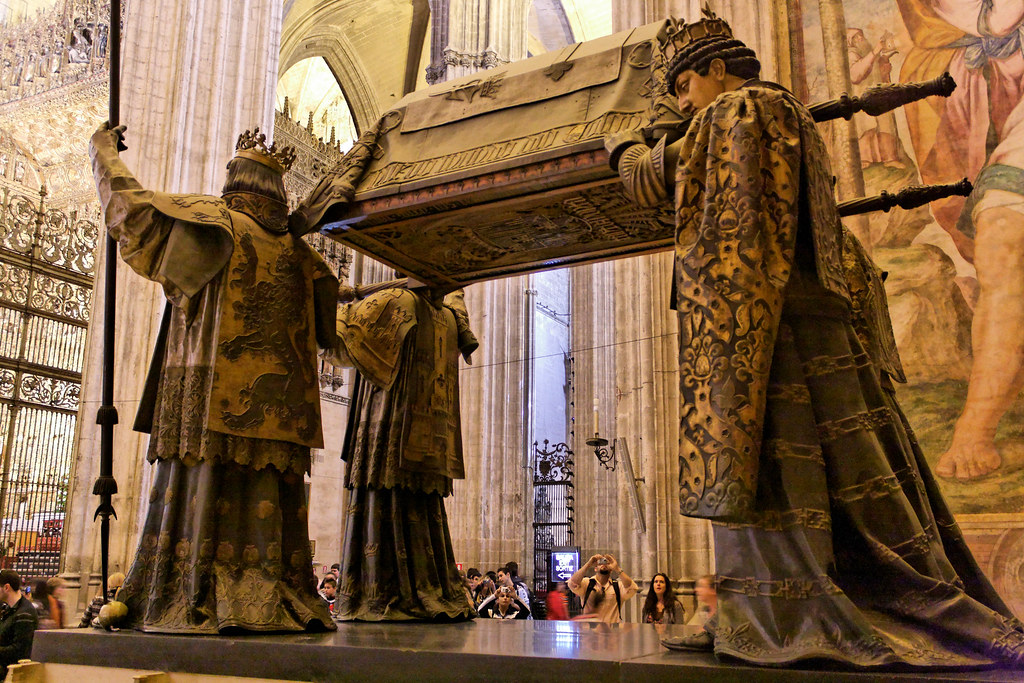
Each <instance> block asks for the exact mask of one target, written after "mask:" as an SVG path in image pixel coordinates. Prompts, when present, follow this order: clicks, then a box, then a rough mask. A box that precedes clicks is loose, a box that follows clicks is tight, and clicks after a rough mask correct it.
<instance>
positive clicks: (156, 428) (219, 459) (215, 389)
mask: <svg viewBox="0 0 1024 683" xmlns="http://www.w3.org/2000/svg"><path fill="white" fill-rule="evenodd" d="M91 153H92V158H93V169H94V171H95V175H96V183H97V187H98V190H99V194H100V199H101V201H102V203H103V208H104V211H105V215H106V222H107V226H108V230H109V233H110V235H111V236H112V237H114V238H115V239H117V240H118V242H119V243H120V252H121V257H122V258H123V259H124V261H125V262H126V263H127V264H128V265H129V266H131V268H132V269H133V270H134V271H135V272H137V273H138V274H140V275H142V276H143V277H145V278H147V279H150V280H153V281H155V282H158V283H160V284H161V285H162V286H163V289H164V292H165V294H166V295H167V298H168V301H169V302H170V304H171V305H172V306H171V311H170V316H169V325H168V326H167V327H166V330H165V333H166V334H164V333H162V334H161V340H160V342H158V345H157V346H158V349H157V353H156V356H155V358H154V359H153V366H152V367H151V368H150V373H149V377H148V379H147V391H146V394H145V396H144V398H143V401H142V405H141V407H140V409H139V414H138V416H137V419H136V426H135V428H136V429H137V430H139V431H150V432H151V436H150V441H149V456H148V457H149V460H150V461H151V462H154V463H155V464H156V472H155V476H154V484H153V488H152V491H151V493H150V499H149V510H148V513H147V516H146V521H145V524H144V527H143V529H142V534H141V539H140V542H139V547H138V551H137V554H136V557H135V561H134V563H133V564H132V567H131V569H130V570H129V572H128V576H127V578H126V580H125V583H124V587H123V588H122V589H121V593H120V595H121V599H122V600H123V601H124V602H125V603H127V605H128V607H129V619H130V620H131V624H132V625H133V626H134V627H136V628H138V629H141V630H144V631H155V632H164V633H218V632H220V631H222V630H224V629H232V628H238V629H245V630H252V631H302V630H307V629H320V630H323V629H333V628H334V622H333V621H332V620H331V617H330V615H329V613H328V612H327V609H326V605H325V603H324V602H323V600H322V599H321V598H320V597H319V596H318V594H317V591H316V583H315V578H314V576H313V572H312V557H311V554H310V548H309V533H308V525H307V516H306V513H307V510H306V503H305V492H304V485H303V473H305V472H308V471H309V464H310V448H311V447H313V448H319V447H322V445H323V437H322V434H321V425H320V399H319V384H318V377H317V373H316V347H317V343H318V342H319V344H320V345H321V346H324V347H328V346H330V345H331V344H332V343H333V336H334V332H333V317H334V306H335V301H336V293H337V280H336V279H335V278H334V276H333V275H332V274H331V272H330V270H329V269H328V268H327V266H326V264H325V263H324V262H323V260H322V259H321V258H320V257H319V255H318V254H316V252H314V251H313V250H312V249H311V248H310V247H309V246H308V245H306V244H305V243H304V242H303V241H302V240H301V239H298V238H296V237H294V236H292V235H291V234H289V233H288V231H287V223H286V216H284V215H281V216H276V217H270V216H267V215H265V214H264V213H262V212H261V211H259V210H258V209H259V206H258V204H253V203H251V202H249V201H247V200H246V198H245V196H235V197H234V198H233V199H229V201H230V202H231V203H230V204H229V203H228V202H226V201H225V199H222V198H219V197H211V196H205V195H170V194H164V193H160V192H150V191H145V190H143V189H142V187H141V186H140V185H139V183H138V181H136V180H135V178H134V177H133V176H132V175H131V173H130V172H129V170H128V169H127V168H126V167H125V166H124V164H123V163H122V162H121V160H120V159H119V157H118V156H117V152H116V150H115V149H114V147H113V145H112V144H111V139H110V138H109V137H105V136H103V135H102V134H101V133H97V135H96V136H94V138H93V146H92V148H91ZM229 206H231V207H232V208H229ZM234 207H238V209H239V210H234ZM122 296H124V295H123V294H122Z"/></svg>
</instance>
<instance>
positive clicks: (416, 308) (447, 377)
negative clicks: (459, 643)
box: [332, 287, 478, 621]
mask: <svg viewBox="0 0 1024 683" xmlns="http://www.w3.org/2000/svg"><path fill="white" fill-rule="evenodd" d="M345 298H346V296H345V294H344V293H343V295H342V299H345ZM337 329H338V345H337V348H336V350H335V353H334V354H333V358H332V362H334V363H335V364H338V365H346V366H353V367H355V368H356V369H357V370H358V371H359V381H358V384H357V385H356V389H355V391H354V393H353V401H352V405H351V408H350V410H351V411H352V412H351V417H350V419H349V429H348V433H347V435H346V440H345V447H344V450H343V451H342V457H343V458H345V460H346V461H347V466H346V470H345V486H346V487H347V488H348V489H349V498H348V517H347V521H346V524H345V536H344V542H343V544H342V560H341V576H340V578H339V581H338V597H337V606H336V609H335V612H336V614H337V615H338V618H339V619H343V620H350V619H360V620H366V621H404V620H411V619H430V620H454V619H469V618H472V617H473V616H474V615H475V614H476V611H475V610H474V608H473V604H472V602H470V600H469V597H468V595H467V593H466V591H465V590H464V589H463V586H462V581H461V579H460V577H459V574H458V570H457V569H456V566H455V555H454V552H453V550H452V542H451V537H450V535H449V533H448V517H447V514H446V512H445V508H444V499H445V497H446V496H449V495H451V493H452V481H453V480H454V479H462V478H463V477H465V471H464V467H463V459H462V424H461V421H460V419H459V364H458V363H459V355H460V354H461V355H462V356H463V357H464V358H465V359H466V360H467V362H468V361H469V357H470V354H471V353H472V352H473V351H474V350H475V349H476V348H477V346H478V344H477V340H476V337H474V336H473V333H472V331H471V330H470V328H469V316H468V314H467V312H466V305H465V302H464V301H463V298H462V292H461V290H459V291H458V292H454V293H451V294H448V295H447V296H445V295H444V294H443V293H442V292H440V291H438V290H435V289H431V288H418V289H404V288H399V287H395V288H388V289H384V290H383V291H379V292H377V293H376V294H373V295H371V296H368V297H367V298H365V299H362V300H359V301H355V302H353V303H349V304H345V305H342V306H340V307H339V309H338V328H337Z"/></svg>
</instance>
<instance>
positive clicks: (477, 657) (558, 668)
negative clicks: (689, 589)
mask: <svg viewBox="0 0 1024 683" xmlns="http://www.w3.org/2000/svg"><path fill="white" fill-rule="evenodd" d="M691 630H692V629H691ZM688 632H690V630H688V629H687V628H686V627H682V626H670V627H668V628H667V631H666V632H665V635H683V634H684V633H688ZM660 637H662V636H661V635H660V634H659V633H658V632H657V631H656V630H655V627H654V626H652V625H649V624H621V625H616V626H608V625H606V624H595V623H588V622H569V621H537V622H533V621H495V620H483V619H479V620H476V621H473V622H468V623H461V624H444V625H436V624H423V623H410V624H394V623H389V624H372V623H344V624H339V625H338V631H337V632H336V633H324V634H310V635H249V636H219V637H212V636H167V635H155V634H145V633H137V632H131V631H122V632H118V633H105V632H103V631H98V630H94V629H65V630H62V631H39V632H37V633H36V637H35V644H34V646H33V648H32V659H33V660H34V661H38V662H44V663H52V664H76V665H92V666H106V667H121V668H129V669H147V670H151V671H153V670H155V671H165V672H168V673H171V672H188V673H193V674H204V675H220V676H239V677H247V678H265V679H277V680H289V681H316V682H329V681H359V680H374V681H402V680H410V681H412V680H414V681H502V680H508V681H541V680H543V681H553V680H564V681H579V680H592V681H595V682H600V683H612V681H677V680H678V681H701V682H702V683H726V682H734V681H740V682H742V683H769V682H772V683H774V682H775V681H787V682H789V681H797V682H801V683H803V682H806V683H810V682H811V681H814V682H815V683H817V682H818V681H829V682H830V683H867V682H868V681H887V682H888V681H895V682H898V683H902V682H904V681H933V682H940V681H941V682H950V683H952V682H954V681H955V682H957V683H963V682H965V681H984V682H986V683H989V682H990V683H1009V682H1011V681H1024V672H1019V671H1006V670H989V671H971V672H961V673H946V672H930V673H921V672H910V673H907V672H896V671H844V670H836V669H832V668H828V667H811V666H808V667H803V668H789V669H770V668H760V667H752V666H746V665H740V664H736V663H734V662H720V661H718V660H716V659H715V657H714V656H713V655H711V654H706V653H681V652H670V651H669V650H666V649H664V648H663V647H661V645H660V644H659V642H658V641H659V638H660ZM97 680H99V679H97Z"/></svg>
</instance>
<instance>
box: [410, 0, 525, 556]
mask: <svg viewBox="0 0 1024 683" xmlns="http://www.w3.org/2000/svg"><path fill="white" fill-rule="evenodd" d="M529 5H530V3H529V1H528V0H431V1H430V10H431V22H432V33H431V66H430V67H429V68H428V70H427V77H428V80H429V81H430V82H439V81H443V80H448V79H451V78H457V77H459V76H463V75H466V74H470V73H474V72H476V71H480V70H482V69H486V68H490V67H494V66H497V65H499V64H504V63H507V62H511V61H516V60H519V59H523V58H525V57H526V45H527V35H528V33H527V19H528V12H529ZM527 289H529V282H528V278H526V277H513V278H506V279H503V280H497V281H493V282H484V283H480V284H476V285H473V286H471V287H467V288H466V306H467V308H468V309H469V316H470V321H471V323H472V325H473V331H474V332H475V333H476V336H477V338H478V339H479V340H480V348H479V350H478V351H477V352H476V353H475V354H473V364H472V365H469V366H467V365H465V364H463V365H462V366H461V369H460V372H459V382H460V387H459V391H460V394H461V410H462V438H463V448H464V451H465V459H466V478H465V479H463V480H459V481H456V482H455V493H454V495H453V496H452V497H451V498H448V499H447V503H446V504H447V512H448V519H449V529H450V531H451V535H452V542H453V544H454V546H455V557H456V560H458V561H460V562H470V563H474V564H476V565H477V566H479V567H481V568H488V569H490V568H496V567H497V566H499V565H500V564H504V563H505V562H507V561H508V560H516V561H518V562H519V563H520V565H522V566H523V567H524V574H525V573H526V572H527V571H528V570H526V569H525V568H526V567H529V566H530V564H531V561H530V558H529V557H527V554H526V552H525V543H524V541H525V539H524V538H523V535H524V529H525V528H526V525H527V522H528V521H529V520H531V519H532V518H531V515H532V512H531V511H530V508H531V504H532V489H531V488H529V487H527V485H526V475H525V472H524V470H523V462H524V439H523V433H524V423H523V379H524V376H525V371H526V366H525V363H524V359H525V356H524V349H525V339H524V325H525V315H526V313H525V311H526V291H527Z"/></svg>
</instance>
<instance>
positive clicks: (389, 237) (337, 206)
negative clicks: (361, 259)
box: [316, 22, 679, 287]
mask: <svg viewBox="0 0 1024 683" xmlns="http://www.w3.org/2000/svg"><path fill="white" fill-rule="evenodd" d="M662 26H663V22H659V23H655V24H650V25H648V26H644V27H641V28H637V29H633V30H631V31H625V32H622V33H619V34H616V35H613V36H608V37H605V38H600V39H597V40H592V41H588V42H585V43H579V44H576V45H570V46H567V47H565V48H563V49H562V50H560V51H558V52H552V53H548V54H544V55H541V56H538V57H534V58H531V59H527V60H524V61H521V62H516V63H513V64H507V65H503V66H499V67H497V68H494V69H490V70H487V71H482V72H480V73H478V74H474V75H472V76H467V77H464V78H460V79H458V80H454V81H448V82H446V83H441V84H438V85H435V86H433V87H431V88H428V89H426V90H422V91H417V92H415V93H412V94H410V95H408V96H406V97H405V98H404V99H402V100H401V101H400V102H399V103H398V104H397V105H396V106H395V108H394V109H393V110H391V111H389V112H388V113H387V114H385V115H384V116H383V117H382V119H381V121H380V122H379V123H378V126H377V130H376V137H375V142H374V144H372V145H369V146H368V149H369V150H370V153H369V154H368V155H367V158H366V162H365V165H364V168H363V170H362V174H361V176H358V182H357V183H356V186H355V194H354V197H352V198H351V201H338V202H337V203H332V204H331V205H330V206H329V208H328V209H327V210H326V212H325V213H324V214H323V216H322V218H320V219H319V220H318V221H316V223H317V224H318V225H319V227H320V229H321V230H322V231H323V232H324V233H326V234H329V235H331V236H333V237H334V238H336V239H338V240H340V241H342V242H344V243H346V244H349V245H351V246H352V247H354V248H355V249H357V250H359V251H362V252H364V253H366V254H368V255H370V256H372V257H373V258H375V259H378V260H380V261H383V262H384V263H387V264H389V265H392V266H394V267H395V268H397V269H399V270H400V271H402V272H403V273H405V274H407V275H411V276H413V277H415V278H417V279H419V280H422V281H424V282H427V283H430V284H434V285H440V286H445V287H452V286H461V285H465V284H469V283H472V282H478V281H481V280H487V279H491V278H498V277H503V276H508V275H514V274H518V273H526V272H530V271H535V270H543V269H547V268H553V267H559V266H565V265H571V264H578V263H585V262H588V261H596V260H605V259H609V258H615V257H620V256H629V255H633V254H640V253H645V252H651V251H656V250H661V249H666V248H669V247H671V245H672V239H673V232H674V227H673V226H674V223H673V217H672V212H671V207H670V205H669V204H668V203H666V205H665V207H663V208H662V209H659V210H644V209H639V208H638V207H637V206H636V205H634V204H633V203H632V202H630V200H629V199H628V198H627V197H626V196H625V194H624V192H623V190H622V187H621V183H620V181H619V179H618V176H617V175H616V174H615V173H613V171H612V170H611V169H610V168H609V166H608V155H607V153H606V152H605V149H604V145H603V140H604V137H605V136H606V135H608V134H611V133H615V132H617V131H620V130H627V129H637V128H644V127H648V128H649V127H651V125H652V124H655V125H654V127H655V128H657V124H658V123H661V124H663V125H664V124H665V122H670V121H673V120H677V119H678V118H679V115H678V112H677V111H676V110H675V105H674V103H673V102H671V101H670V99H669V98H668V97H667V95H666V93H665V87H664V82H663V81H664V79H663V73H664V65H663V63H662V60H661V55H660V53H659V51H658V49H657V38H656V35H657V33H658V31H659V30H660V29H661V27H662ZM336 194H337V193H336ZM347 199H348V198H347V197H346V200H347Z"/></svg>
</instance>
